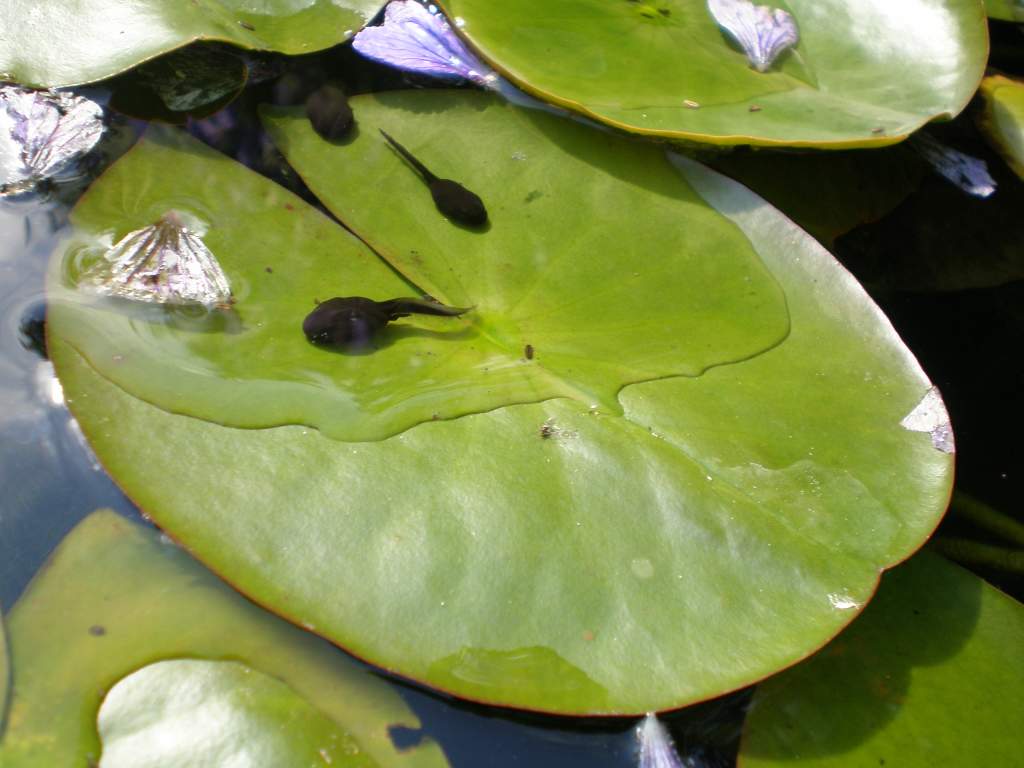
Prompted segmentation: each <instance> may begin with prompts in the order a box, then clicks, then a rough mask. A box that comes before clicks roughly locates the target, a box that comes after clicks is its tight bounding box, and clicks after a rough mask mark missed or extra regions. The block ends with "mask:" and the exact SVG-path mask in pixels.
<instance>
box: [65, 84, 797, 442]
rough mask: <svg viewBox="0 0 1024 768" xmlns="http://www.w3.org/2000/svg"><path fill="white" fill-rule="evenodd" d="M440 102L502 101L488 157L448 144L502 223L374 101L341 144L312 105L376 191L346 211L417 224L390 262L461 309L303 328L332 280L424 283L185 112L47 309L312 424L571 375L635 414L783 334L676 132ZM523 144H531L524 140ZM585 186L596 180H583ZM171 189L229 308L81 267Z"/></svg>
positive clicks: (333, 285) (360, 178) (136, 357)
mask: <svg viewBox="0 0 1024 768" xmlns="http://www.w3.org/2000/svg"><path fill="white" fill-rule="evenodd" d="M439 103H452V104H453V105H455V104H459V105H461V108H460V112H461V113H464V114H465V115H466V116H467V117H469V116H472V115H473V114H474V113H475V112H477V111H478V106H477V105H480V104H488V105H490V107H491V108H490V110H489V112H488V115H487V118H486V119H485V120H482V121H478V124H477V126H476V128H474V129H472V130H466V129H463V131H462V133H463V134H464V136H465V138H466V139H468V140H472V141H474V142H476V143H479V145H480V149H479V150H478V152H477V154H476V157H475V158H474V162H471V163H466V162H465V160H464V159H463V160H457V159H456V156H457V154H458V149H457V148H455V147H454V146H453V147H450V149H449V150H448V152H447V153H445V154H440V156H439V153H432V154H430V155H429V156H428V157H429V160H430V161H431V162H432V163H435V164H436V165H438V166H439V167H440V166H449V167H450V166H453V165H454V166H455V167H456V168H457V167H458V166H462V168H463V171H464V173H466V174H472V175H473V179H472V184H473V185H474V186H475V187H476V188H477V189H478V191H479V192H480V193H481V194H483V195H484V196H485V197H486V198H487V200H488V203H489V205H490V206H491V209H492V218H493V220H494V222H493V225H492V227H491V229H490V231H488V232H486V233H483V234H481V233H477V232H472V231H468V230H464V229H460V228H458V227H454V226H452V225H450V224H449V223H448V222H446V221H445V220H444V219H442V218H441V216H440V215H439V214H438V213H437V212H436V211H434V210H433V208H432V207H431V206H430V202H429V201H430V195H429V193H428V192H427V190H426V187H425V186H424V185H423V183H422V182H421V181H420V180H419V179H418V178H417V177H416V176H415V175H413V174H412V173H411V172H410V171H409V169H408V168H407V167H405V166H404V165H403V164H402V161H401V160H400V159H399V158H398V156H397V155H396V154H395V153H393V152H392V151H391V150H390V149H388V148H387V147H386V146H385V145H384V144H383V143H382V142H381V141H380V139H379V136H378V134H377V133H376V131H375V130H373V129H372V128H370V125H371V124H370V123H366V124H365V125H364V126H363V131H362V134H361V136H360V138H358V139H357V140H356V141H355V143H354V144H353V145H352V146H351V147H347V148H343V149H338V148H333V146H332V145H326V144H324V143H323V142H322V140H321V139H320V138H319V137H318V136H317V135H316V134H315V133H314V132H313V130H312V128H309V130H308V133H305V134H303V139H304V140H305V145H306V146H307V147H311V148H312V149H313V151H314V152H317V153H319V154H320V155H321V157H320V158H319V159H317V160H316V162H317V163H322V168H321V171H322V174H323V176H324V177H325V178H329V179H330V183H331V185H333V186H342V185H353V186H354V188H358V189H361V192H360V193H359V199H360V200H361V201H362V202H361V203H360V211H359V213H357V212H355V211H350V210H344V211H340V213H341V217H342V219H343V220H345V221H350V223H353V224H357V225H359V227H360V229H361V231H363V232H365V233H366V235H365V238H366V239H367V240H368V241H369V242H371V243H372V242H375V241H376V240H377V239H378V237H379V235H377V234H376V233H380V234H381V235H383V234H385V233H398V232H401V233H402V235H401V243H400V245H401V246H402V248H401V250H400V251H397V252H396V251H394V250H392V251H391V253H392V254H393V255H391V256H389V258H390V259H391V263H392V264H395V265H396V266H398V267H399V268H400V269H401V271H402V272H403V273H404V274H405V275H406V276H408V277H409V278H410V279H412V280H413V281H414V283H415V284H416V285H417V286H419V288H420V289H422V290H426V291H427V292H428V293H430V294H432V295H433V296H435V297H437V298H438V299H441V300H442V301H445V302H446V303H449V304H454V305H459V306H472V307H474V309H473V311H472V312H471V313H469V314H468V315H466V316H465V317H464V318H463V319H459V320H452V319H441V320H438V319H436V318H435V319H432V320H429V321H428V320H423V319H421V318H419V317H417V318H415V319H412V320H409V321H405V322H403V323H402V324H400V325H395V326H392V327H391V328H390V329H389V332H388V333H387V334H386V335H385V336H384V337H382V338H381V340H380V343H379V346H381V347H382V348H381V349H379V350H377V351H375V352H374V353H373V354H369V355H344V354H338V353H336V352H331V351H325V350H324V349H321V348H317V347H314V346H312V345H311V344H309V343H307V341H306V339H305V337H304V336H303V334H302V329H301V326H302V320H303V317H304V316H305V315H306V314H307V313H308V312H310V311H311V310H312V309H313V308H314V306H315V304H314V299H316V298H320V299H327V298H330V297H331V296H335V295H342V296H350V295H361V296H369V297H371V298H374V299H387V298H392V297H394V296H401V295H408V294H412V293H416V291H417V289H415V288H412V287H410V286H409V285H407V284H404V283H403V282H402V281H401V280H400V279H399V278H398V277H397V276H396V275H395V274H394V272H393V270H392V269H390V268H389V267H388V266H387V265H386V264H385V263H384V262H382V261H381V260H380V259H379V258H377V257H376V256H375V255H374V254H373V253H371V252H370V251H369V249H367V248H366V246H365V245H363V244H362V243H360V242H359V241H358V240H356V239H355V238H354V237H352V236H351V235H350V234H349V233H347V232H346V231H345V230H343V229H342V228H341V227H338V226H337V224H335V223H334V222H332V221H330V220H329V219H328V218H327V217H325V216H323V215H321V214H320V213H318V212H317V211H315V210H313V209H312V208H310V207H309V206H307V205H305V204H303V203H302V202H301V201H300V200H298V199H297V198H296V197H295V196H294V195H292V194H290V193H289V192H287V191H285V190H284V189H283V188H281V187H278V186H276V185H273V184H270V183H268V182H267V181H266V180H265V179H263V178H261V177H259V176H257V175H255V174H253V173H250V172H248V171H247V170H246V169H245V168H243V167H242V166H241V165H238V164H237V163H235V162H233V161H231V160H229V159H228V158H226V157H224V156H223V155H219V154H217V153H216V152H213V151H212V150H209V149H207V148H205V147H203V146H202V145H201V144H199V142H197V141H195V140H192V139H189V138H188V137H187V136H185V135H184V134H181V133H177V132H154V133H153V134H152V138H151V139H150V140H148V141H144V142H143V143H142V144H141V145H140V146H138V147H137V148H136V149H135V150H133V151H132V152H131V153H129V155H128V156H127V157H125V158H124V159H123V160H122V161H121V162H119V163H118V164H117V165H116V166H115V167H114V168H112V169H111V170H110V171H109V172H108V173H107V175H106V176H105V177H104V178H103V180H102V181H101V182H100V183H99V184H96V185H95V186H94V187H93V188H92V189H91V190H90V191H89V192H88V193H87V195H86V197H85V199H84V200H83V202H82V203H81V204H80V205H79V206H78V207H77V208H76V209H75V212H74V222H75V224H76V225H77V233H78V234H77V237H76V239H75V241H74V242H73V243H72V244H71V246H70V247H69V258H68V259H67V263H66V269H67V272H68V276H67V277H68V279H67V281H66V283H67V287H65V289H64V290H61V291H58V290H57V289H56V287H54V291H53V292H52V294H51V298H52V301H53V304H54V309H53V311H52V315H51V318H50V320H51V322H52V323H54V324H55V325H56V326H57V327H59V328H61V334H62V336H63V337H64V338H65V339H67V340H68V341H70V342H71V343H72V344H73V345H74V346H75V347H76V348H77V349H79V350H80V351H81V352H82V353H83V354H85V356H86V357H87V358H88V360H89V361H90V363H92V365H93V366H95V367H96V368H97V369H98V370H99V371H100V372H101V373H102V374H103V375H104V376H106V377H107V378H109V379H111V380H112V381H114V382H116V383H117V384H119V385H120V386H122V387H124V388H125V389H127V390H128V391H129V392H131V393H132V394H134V395H136V396H138V397H141V398H142V399H144V400H147V401H149V402H152V403H154V404H156V405H159V406H161V407H163V408H164V409H166V410H171V411H175V412H181V413H187V414H190V415H193V416H198V417H200V418H204V419H207V420H210V421H216V422H218V423H221V424H225V425H229V426H239V427H266V426H277V425H280V424H290V423H291V424H294V423H299V424H308V425H312V426H316V427H319V428H320V429H321V430H322V431H324V432H325V433H326V434H328V435H330V436H332V437H337V438H342V439H348V440H367V439H378V438H381V437H386V436H388V435H392V434H395V433H397V432H400V431H402V430H404V429H407V428H408V427H411V426H414V425H415V424H417V423H420V422H423V421H429V420H431V419H441V418H450V417H453V416H460V415H463V414H466V413H472V412H479V411H486V410H491V409H493V408H497V407H500V406H504V405H509V404H512V403H517V402H535V401H539V400H544V399H547V398H552V397H570V398H574V399H576V400H579V401H580V402H582V403H583V404H584V405H586V406H591V405H593V406H594V407H600V408H602V409H603V410H605V411H607V412H611V413H617V412H620V410H621V409H620V406H619V404H618V402H617V400H616V394H617V393H618V391H619V389H621V387H622V386H623V385H625V384H629V383H632V382H635V381H643V380H649V379H655V378H659V377H662V376H668V375H672V374H687V375H698V374H700V373H701V372H702V371H704V370H705V369H707V368H708V367H709V366H712V365H719V364H722V363H727V362H732V361H736V360H741V359H744V358H746V357H749V356H751V355H754V354H757V353H758V352H761V351H762V350H764V349H766V348H768V347H770V346H771V345H773V344H775V343H777V342H778V341H779V340H781V339H782V338H783V337H784V336H785V334H786V331H787V329H788V319H787V316H786V307H785V301H784V298H783V296H782V292H781V291H780V289H779V287H778V285H777V283H776V282H775V281H774V279H773V278H772V277H771V275H770V274H768V272H767V271H766V270H765V268H764V266H763V264H761V262H760V260H759V259H758V258H757V255H756V253H755V252H754V249H753V248H752V247H751V246H750V244H749V243H748V242H747V240H746V239H745V238H744V237H743V236H742V234H741V233H739V232H738V231H737V230H736V229H735V227H734V226H733V225H732V224H731V223H730V222H729V221H728V220H727V219H726V218H725V217H724V216H722V215H721V214H719V213H717V212H715V211H714V210H712V209H711V208H709V207H708V206H707V205H706V204H704V203H703V202H702V201H700V200H699V199H698V198H697V196H696V195H695V194H694V192H693V191H692V190H690V189H689V188H688V187H687V185H686V184H685V183H684V182H683V181H682V180H680V179H679V178H678V176H677V175H676V174H675V173H674V172H673V171H672V169H671V168H670V167H669V166H668V165H667V164H666V163H665V162H664V159H663V157H662V154H661V152H660V150H658V149H656V148H653V147H649V146H644V145H639V144H630V143H627V142H623V141H621V140H610V139H609V137H606V136H603V135H601V134H598V133H595V132H592V131H588V130H586V129H583V128H577V129H576V130H574V131H571V132H570V136H571V139H572V142H573V145H572V147H571V149H572V151H573V152H575V153H577V155H578V156H575V155H572V154H569V153H567V152H565V151H563V150H561V149H560V148H559V147H558V146H557V145H556V144H552V142H551V140H550V138H549V136H548V134H547V132H546V131H545V130H544V128H545V127H546V126H548V125H551V126H557V125H559V122H558V121H557V120H554V119H553V118H548V119H547V121H545V122H544V123H542V124H537V123H534V122H533V121H532V120H531V119H530V117H529V115H528V113H527V114H526V115H524V114H523V113H521V112H516V111H513V110H511V109H504V108H502V107H501V106H500V105H499V102H498V101H497V100H495V99H490V98H486V97H484V98H482V99H479V98H471V99H468V100H466V99H460V98H458V97H454V101H453V100H452V98H451V97H449V98H448V99H445V100H444V101H442V102H439ZM301 123H302V125H303V126H305V127H308V121H306V120H305V118H304V117H303V118H302V119H301ZM421 123H422V124H421V125H419V126H417V131H418V138H417V140H416V142H414V143H413V144H414V146H415V148H416V150H417V151H419V150H420V149H421V148H425V147H426V146H428V144H427V142H428V141H431V142H432V143H433V145H435V146H438V147H444V146H445V138H446V136H447V135H448V132H449V131H450V127H446V124H445V123H444V122H442V121H436V122H432V121H429V120H422V121H421ZM432 125H433V127H431V126H432ZM389 127H392V126H390V125H389ZM396 131H397V129H396ZM609 146H610V147H612V148H614V149H615V150H617V151H614V152H612V153H609V151H608V148H609ZM490 147H495V149H494V150H493V151H492V150H491V149H490ZM498 147H501V149H498ZM511 147H514V148H516V149H517V151H519V152H522V153H524V154H526V155H527V156H528V158H529V159H528V160H527V161H519V160H516V159H515V158H514V157H513V156H512V154H513V153H512V152H511V151H510V148H511ZM325 150H327V151H326V153H325ZM296 151H298V147H296ZM324 155H326V156H324ZM356 156H358V157H360V158H361V160H360V161H358V162H353V161H352V158H353V157H356ZM602 162H604V166H602V165H600V163H602ZM551 163H555V164H558V167H559V173H558V175H557V177H553V176H551V174H550V171H549V168H550V167H551V166H550V165H549V164H551ZM368 164H369V167H368ZM168 168H174V169H175V172H174V173H173V174H168V173H167V169H168ZM474 172H475V173H474ZM362 174H370V175H365V176H364V175H362ZM366 179H376V180H379V181H375V182H373V183H366ZM314 181H315V183H314V187H315V188H316V189H317V191H318V192H319V191H320V188H321V186H322V185H321V184H320V183H319V180H318V179H317V180H314ZM579 189H589V190H591V191H592V194H591V195H590V196H589V197H588V198H587V199H586V200H583V201H581V200H579V199H576V198H575V197H574V196H573V195H574V192H575V191H576V190H579ZM531 195H532V196H535V197H536V198H537V199H531ZM327 197H328V198H330V197H332V195H331V194H330V190H327ZM170 208H175V209H178V210H179V211H180V212H182V214H183V215H186V216H188V217H191V218H192V219H195V220H196V221H197V222H198V223H197V224H196V225H195V226H196V227H197V229H199V230H200V231H203V232H204V238H205V242H206V243H207V245H208V246H209V247H210V248H211V250H212V251H213V253H214V254H215V255H216V256H217V258H218V260H219V261H220V262H221V264H222V265H223V267H224V269H225V270H226V273H227V275H228V278H229V279H230V280H231V282H232V283H233V285H234V287H235V293H236V296H237V299H238V300H237V302H236V304H235V309H234V312H233V313H232V314H231V316H229V317H227V318H224V317H213V318H205V319H204V318H198V319H197V318H195V317H193V316H192V315H191V314H189V313H180V312H178V313H175V312H170V313H168V312H166V311H164V310H163V309H162V308H156V309H155V310H154V308H153V307H149V306H135V307H132V306H129V305H127V304H126V303H125V302H114V301H109V300H108V301H100V302H97V301H95V300H94V299H93V298H92V297H91V296H90V295H89V294H88V293H86V292H83V291H80V290H77V289H76V287H75V286H76V284H77V283H78V279H77V275H76V272H77V270H79V269H81V268H87V267H88V264H89V263H90V260H93V259H96V258H99V257H100V254H101V253H102V252H103V250H104V248H105V247H107V246H109V244H110V243H111V242H112V241H115V240H117V239H119V238H121V237H122V236H123V235H124V234H125V233H127V232H129V231H132V230H135V229H138V228H139V227H142V226H145V225H147V224H150V223H152V222H154V221H156V220H157V219H158V218H159V217H160V216H162V215H163V214H164V213H165V212H166V211H167V210H168V209H170ZM427 209H429V210H427ZM421 211H423V212H424V215H422V216H419V217H417V216H415V215H414V214H415V213H416V212H421ZM362 213H365V215H366V216H367V217H369V218H368V219H367V220H366V221H364V218H363V217H362V216H361V214H362ZM640 220H642V221H644V222H645V225H644V227H643V228H638V227H637V226H636V222H637V221H640ZM364 223H366V224H367V226H365V227H363V224H364ZM610 244H613V245H610ZM709 253H713V254H715V257H714V259H708V258H707V254H709ZM708 286H714V289H713V290H708ZM652 295H657V296H658V297H659V299H658V301H657V302H651V300H650V296H652ZM527 344H530V345H532V347H533V348H534V350H535V359H532V360H529V359H527V357H526V353H525V348H526V345H527Z"/></svg>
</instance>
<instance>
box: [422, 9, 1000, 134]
mask: <svg viewBox="0 0 1024 768" xmlns="http://www.w3.org/2000/svg"><path fill="white" fill-rule="evenodd" d="M439 4H441V5H443V6H444V7H445V8H446V9H447V10H448V11H449V12H450V15H451V16H454V17H457V18H459V19H461V22H462V23H461V25H460V33H461V34H462V35H463V36H465V37H466V38H467V39H468V40H469V42H470V43H472V45H473V46H474V47H475V48H476V50H477V51H479V52H480V53H481V54H482V55H483V56H484V58H485V59H487V60H488V61H489V62H490V63H491V64H493V65H494V66H495V67H496V68H497V69H498V70H499V71H500V72H501V73H502V74H504V75H505V76H506V77H508V78H509V79H510V80H511V81H512V82H513V83H515V84H516V85H518V86H520V87H521V88H523V89H524V90H526V91H528V92H530V93H532V94H534V95H536V96H538V97H540V98H542V99H544V100H546V101H550V102H553V103H555V104H558V105H561V106H564V107H567V108H569V109H573V110H575V111H578V112H581V113H583V114H585V115H587V116H589V117H592V118H594V119H595V120H600V121H602V122H606V123H609V124H611V125H614V126H616V127H619V128H622V129H625V130H628V131H632V132H635V133H643V134H648V135H655V136H666V137H670V138H674V139H686V140H689V141H699V142H706V143H710V144H762V145H772V144H774V145H788V146H823V147H832V148H838V147H866V146H881V145H883V144H891V143H893V142H895V141H898V140H900V139H902V138H905V137H906V136H908V135H909V134H910V133H912V132H913V131H915V130H917V129H918V128H919V127H920V126H921V125H923V124H924V123H926V122H928V121H929V120H932V119H935V118H940V117H951V116H953V115H956V114H957V113H959V112H960V111H961V110H962V109H963V108H964V106H966V104H967V102H968V101H969V100H970V98H971V96H972V94H973V93H974V91H975V89H976V88H977V87H978V82H979V81H980V80H981V77H982V74H983V72H984V68H985V61H986V58H987V54H988V37H987V27H986V24H985V13H984V9H983V8H982V6H981V5H980V4H979V3H978V2H977V0H916V1H915V2H913V3H912V4H911V5H907V4H906V3H900V4H893V3H883V2H875V3H849V2H847V0H786V2H783V1H782V0H777V1H775V2H771V3H770V5H772V6H774V7H780V8H784V9H787V10H788V11H789V12H791V13H792V15H793V16H794V18H795V19H796V21H797V24H798V26H799V29H800V42H799V44H798V45H797V47H796V48H795V49H793V50H792V51H791V52H790V53H788V54H784V57H783V58H781V59H780V60H779V62H778V63H777V64H776V66H775V67H773V68H772V69H771V70H770V71H768V72H766V73H760V72H757V71H755V70H754V69H752V68H751V67H750V65H749V63H748V62H747V59H746V56H745V55H744V54H743V53H742V52H741V51H740V50H739V49H738V48H737V47H736V46H734V45H733V44H732V43H730V41H729V38H728V37H727V36H726V35H725V34H724V33H722V32H721V31H720V30H719V28H718V27H717V26H716V24H715V22H714V19H713V18H712V17H711V14H710V13H709V12H708V10H707V7H706V3H705V0H569V1H568V2H561V3H554V4H553V3H550V2H545V0H508V1H507V2H503V3H500V4H497V5H495V3H493V2H489V0H444V2H442V3H439ZM758 4H763V3H760V2H759V3H758ZM695 105H696V106H695ZM752 108H753V111H752Z"/></svg>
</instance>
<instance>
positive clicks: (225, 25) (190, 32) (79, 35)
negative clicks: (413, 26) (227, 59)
mask: <svg viewBox="0 0 1024 768" xmlns="http://www.w3.org/2000/svg"><path fill="white" fill-rule="evenodd" d="M380 6H381V2H380V0H259V1H258V2H247V1H246V0H200V1H199V2H183V1H182V0H117V2H113V3H112V2H110V0H78V1H77V2H74V3H67V2H63V0H7V1H6V2H4V3H3V4H0V73H2V79H4V80H10V81H13V82H16V83H20V84H22V85H28V86H33V87H39V88H47V87H49V88H55V87H60V86H67V85H78V84H81V83H90V82H93V81H95V80H102V79H104V78H107V77H110V76H111V75H116V74H119V73H121V72H124V71H125V70H128V69H131V68H132V67H134V66H136V65H138V64H141V63H142V62H144V61H148V60H149V59H152V58H154V57H156V56H159V55H160V54H162V53H167V52H168V51H173V50H174V49H176V48H181V47H182V46H184V45H187V44H188V43H191V42H193V41H196V40H220V41H223V42H227V43H232V44H233V45H237V46H239V47H242V48H249V49H255V50H271V51H280V52H281V53H287V54H301V53H312V52H313V51H318V50H322V49H324V48H330V47H331V46H332V45H337V44H338V43H340V42H342V41H344V40H346V39H347V38H349V37H351V36H352V35H353V34H354V33H355V32H356V31H357V30H358V29H359V28H360V27H361V26H362V25H363V24H364V23H366V21H368V20H369V19H370V18H371V17H372V16H373V15H374V14H375V13H376V12H377V11H378V10H379V9H380Z"/></svg>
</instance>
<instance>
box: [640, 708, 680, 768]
mask: <svg viewBox="0 0 1024 768" xmlns="http://www.w3.org/2000/svg"><path fill="white" fill-rule="evenodd" d="M636 738H637V741H638V742H640V768H683V761H682V760H680V759H679V754H678V753H677V752H676V748H675V745H674V744H673V743H672V737H671V736H669V734H668V731H667V730H665V726H664V725H662V724H661V721H660V720H658V716H657V715H655V714H654V713H653V712H649V713H648V714H647V717H645V718H644V719H643V720H642V721H641V722H640V725H638V726H637V727H636Z"/></svg>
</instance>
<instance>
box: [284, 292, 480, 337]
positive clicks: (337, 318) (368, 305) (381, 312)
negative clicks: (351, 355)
mask: <svg viewBox="0 0 1024 768" xmlns="http://www.w3.org/2000/svg"><path fill="white" fill-rule="evenodd" d="M468 311H469V308H468V307H466V308H463V307H449V306H446V305H444V304H441V303H439V302H436V301H428V300H426V299H413V298H402V299H388V300H387V301H374V300H373V299H367V298H365V297H363V296H345V297H342V296H336V297H335V298H333V299H328V300H327V301H324V302H322V303H321V304H320V306H318V307H317V308H316V309H314V310H313V311H312V312H310V313H309V314H308V315H306V319H305V320H303V321H302V332H303V333H305V334H306V338H307V339H309V340H310V341H311V342H313V343H314V344H320V345H323V346H330V347H339V348H353V347H356V348H357V347H361V346H365V345H367V344H368V343H369V342H370V341H371V340H372V339H373V337H374V336H375V335H376V334H377V332H378V331H380V330H381V329H382V328H383V327H384V326H385V325H387V324H388V323H390V322H391V321H392V320H397V319H398V318H400V317H408V316H409V315H412V314H420V315H441V316H444V317H456V316H458V315H461V314H464V313H466V312H468Z"/></svg>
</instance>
